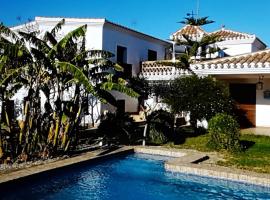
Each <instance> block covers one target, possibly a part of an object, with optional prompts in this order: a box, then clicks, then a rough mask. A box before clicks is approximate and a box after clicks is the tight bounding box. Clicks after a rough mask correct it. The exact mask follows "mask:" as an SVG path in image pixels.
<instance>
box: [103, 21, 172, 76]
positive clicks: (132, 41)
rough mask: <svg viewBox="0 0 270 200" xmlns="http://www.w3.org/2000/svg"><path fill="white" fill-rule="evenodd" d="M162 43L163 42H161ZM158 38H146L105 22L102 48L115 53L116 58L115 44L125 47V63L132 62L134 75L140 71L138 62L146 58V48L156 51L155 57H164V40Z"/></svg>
mask: <svg viewBox="0 0 270 200" xmlns="http://www.w3.org/2000/svg"><path fill="white" fill-rule="evenodd" d="M162 43H163V44H162ZM162 43H161V41H160V42H158V40H151V39H150V38H149V39H146V38H145V37H143V36H140V35H139V34H137V33H133V32H131V31H129V30H125V29H123V28H120V27H116V26H114V25H111V24H109V23H105V25H104V28H103V49H104V50H107V51H110V52H112V53H113V54H115V57H114V61H115V60H116V56H117V55H116V51H117V45H120V46H123V47H126V48H127V64H132V75H133V76H135V75H137V74H138V73H139V72H140V62H142V61H146V60H147V58H148V49H149V50H153V51H156V52H157V59H158V60H162V59H164V58H165V46H166V45H168V44H166V43H165V42H162Z"/></svg>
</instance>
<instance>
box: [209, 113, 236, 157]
mask: <svg viewBox="0 0 270 200" xmlns="http://www.w3.org/2000/svg"><path fill="white" fill-rule="evenodd" d="M208 132H209V135H210V138H209V146H210V147H211V148H213V149H215V150H226V151H229V152H239V151H240V150H241V148H240V140H239V138H240V130H239V124H238V123H237V121H236V120H235V119H234V118H233V117H232V116H230V115H227V114H224V113H220V114H217V115H216V116H214V117H213V118H212V119H211V120H210V121H209V127H208Z"/></svg>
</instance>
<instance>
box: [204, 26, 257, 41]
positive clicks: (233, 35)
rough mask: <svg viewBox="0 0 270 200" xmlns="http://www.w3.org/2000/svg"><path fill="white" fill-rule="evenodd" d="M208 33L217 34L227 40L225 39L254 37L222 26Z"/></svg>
mask: <svg viewBox="0 0 270 200" xmlns="http://www.w3.org/2000/svg"><path fill="white" fill-rule="evenodd" d="M209 35H214V36H219V37H220V39H223V40H227V39H247V38H252V37H255V36H254V35H250V34H247V33H241V32H236V31H232V30H227V29H224V28H222V29H221V30H218V31H215V32H212V33H209Z"/></svg>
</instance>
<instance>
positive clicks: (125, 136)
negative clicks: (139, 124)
mask: <svg viewBox="0 0 270 200" xmlns="http://www.w3.org/2000/svg"><path fill="white" fill-rule="evenodd" d="M135 130H136V126H135V124H134V120H133V118H132V117H130V116H129V115H128V114H127V113H123V114H121V113H107V114H106V116H103V117H102V119H101V122H100V125H99V127H98V133H99V134H101V135H104V136H105V138H106V139H107V140H108V141H109V142H110V143H118V144H131V142H132V140H133V138H132V137H133V133H134V132H135ZM141 135H142V133H141Z"/></svg>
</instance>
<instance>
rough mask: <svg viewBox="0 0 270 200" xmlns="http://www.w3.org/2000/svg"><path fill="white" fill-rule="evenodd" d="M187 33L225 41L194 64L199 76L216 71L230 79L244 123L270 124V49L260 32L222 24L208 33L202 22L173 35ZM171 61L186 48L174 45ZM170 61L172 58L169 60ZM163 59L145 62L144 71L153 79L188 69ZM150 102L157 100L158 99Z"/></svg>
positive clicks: (175, 37)
mask: <svg viewBox="0 0 270 200" xmlns="http://www.w3.org/2000/svg"><path fill="white" fill-rule="evenodd" d="M183 35H186V36H188V37H189V38H191V39H193V40H200V39H201V38H202V37H203V36H205V35H218V36H220V38H222V41H220V42H217V43H215V45H216V46H217V47H219V48H220V49H221V50H220V51H219V52H218V53H216V54H214V55H208V56H207V57H206V58H205V61H203V62H194V64H192V65H191V69H192V71H193V72H195V73H196V74H198V75H199V76H207V75H212V76H214V77H215V78H216V79H219V80H223V81H225V82H226V83H228V85H229V87H230V91H231V95H232V97H233V98H234V99H235V101H236V102H237V105H238V109H239V111H240V112H239V113H241V114H239V115H240V119H241V122H240V123H241V125H243V126H257V127H270V50H269V49H266V45H265V44H264V43H263V42H262V41H261V40H260V39H259V38H258V37H256V35H250V34H246V33H240V32H236V31H232V30H227V29H225V28H222V29H221V30H218V31H215V32H212V33H207V32H206V31H204V30H203V29H202V28H201V27H199V26H191V25H186V26H184V27H183V28H182V29H180V30H178V31H177V32H175V33H174V34H172V36H171V39H173V40H179V39H180V40H181V39H183ZM173 49H174V52H173V55H172V60H171V62H177V60H175V57H176V58H177V54H179V53H182V51H183V50H185V47H183V46H180V47H179V46H176V45H174V48H173ZM167 62H168V61H167ZM160 63H162V62H155V61H150V62H144V63H143V65H142V66H143V67H142V75H143V76H145V77H146V78H147V79H148V80H149V81H169V80H173V79H174V78H175V77H178V76H181V75H188V74H189V73H188V72H187V71H184V70H181V69H177V68H175V67H172V66H166V65H163V64H160ZM149 102H150V103H152V104H154V103H156V102H155V100H154V99H150V100H149Z"/></svg>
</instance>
